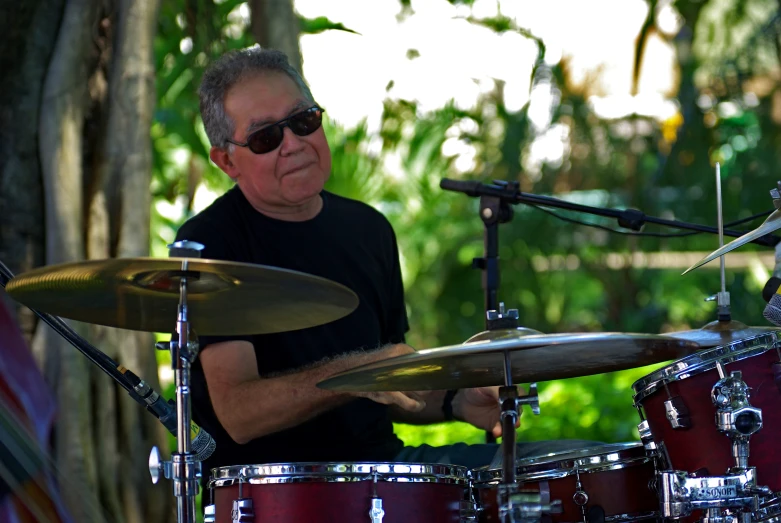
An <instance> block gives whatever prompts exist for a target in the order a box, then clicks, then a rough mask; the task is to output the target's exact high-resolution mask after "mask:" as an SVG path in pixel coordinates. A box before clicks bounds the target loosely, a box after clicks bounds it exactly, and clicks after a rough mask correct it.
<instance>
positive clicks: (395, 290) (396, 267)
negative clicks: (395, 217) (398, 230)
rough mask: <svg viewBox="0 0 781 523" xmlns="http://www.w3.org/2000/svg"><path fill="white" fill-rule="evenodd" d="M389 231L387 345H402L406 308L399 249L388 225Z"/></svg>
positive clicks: (407, 328)
mask: <svg viewBox="0 0 781 523" xmlns="http://www.w3.org/2000/svg"><path fill="white" fill-rule="evenodd" d="M388 229H389V230H390V243H391V249H390V255H389V256H390V260H389V262H390V263H389V267H390V279H389V281H390V287H389V297H390V306H389V307H388V318H387V320H386V325H387V326H388V331H387V341H388V343H404V341H405V334H406V333H407V331H408V330H409V320H408V318H407V306H406V304H405V302H404V283H403V281H402V278H401V263H400V261H399V247H398V244H397V242H396V234H395V233H394V232H393V228H392V227H391V226H390V223H389V224H388Z"/></svg>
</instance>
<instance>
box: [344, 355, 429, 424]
mask: <svg viewBox="0 0 781 523" xmlns="http://www.w3.org/2000/svg"><path fill="white" fill-rule="evenodd" d="M413 352H415V349H413V348H412V347H410V346H409V345H407V344H405V343H397V344H396V345H391V346H389V347H386V348H384V349H381V350H379V351H377V353H376V354H377V357H376V359H374V358H373V359H374V361H383V360H386V359H388V358H395V357H397V356H403V355H405V354H411V353H413ZM350 394H352V395H353V396H358V397H360V398H368V399H370V400H372V401H376V402H377V403H382V404H383V405H396V406H398V407H400V408H402V409H403V410H406V411H409V412H421V411H422V410H423V409H425V408H426V401H425V396H427V395H428V392H426V391H421V392H351V393H350Z"/></svg>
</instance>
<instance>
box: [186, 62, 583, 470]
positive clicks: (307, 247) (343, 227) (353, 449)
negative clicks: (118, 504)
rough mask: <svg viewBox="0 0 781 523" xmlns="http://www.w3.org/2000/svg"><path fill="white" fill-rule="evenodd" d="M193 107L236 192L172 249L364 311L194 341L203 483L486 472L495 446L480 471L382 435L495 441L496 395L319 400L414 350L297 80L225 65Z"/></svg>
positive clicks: (395, 276)
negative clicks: (328, 469) (322, 290)
mask: <svg viewBox="0 0 781 523" xmlns="http://www.w3.org/2000/svg"><path fill="white" fill-rule="evenodd" d="M200 97H201V114H202V116H203V121H204V126H205V128H206V133H207V134H208V136H209V140H210V142H211V144H212V148H211V151H210V157H211V159H212V161H214V163H215V164H217V165H218V166H219V167H220V169H222V170H223V171H224V172H225V173H226V174H227V175H228V176H229V177H230V178H231V179H232V180H234V181H235V182H236V185H235V186H234V187H233V188H232V189H230V190H229V191H228V192H227V193H225V194H224V195H222V196H221V197H220V198H218V199H217V200H216V201H215V202H214V203H213V204H212V205H211V206H210V207H208V208H207V209H205V210H204V211H203V212H201V213H200V214H198V215H197V216H195V217H193V218H192V219H190V220H189V221H188V222H187V223H186V224H185V225H183V226H182V228H181V229H180V230H179V232H178V235H177V239H179V240H183V239H187V240H193V241H197V242H200V243H203V244H204V245H205V246H206V248H205V250H204V252H203V256H204V257H205V258H212V259H223V260H232V261H237V262H247V263H256V264H263V265H271V266H276V267H284V268H287V269H292V270H297V271H302V272H305V273H309V274H314V275H317V276H321V277H324V278H328V279H330V280H333V281H335V282H338V283H341V284H343V285H345V286H347V287H349V288H350V289H352V290H353V291H354V292H355V293H356V294H357V295H358V297H359V298H360V305H359V306H358V309H357V310H355V311H354V312H353V313H351V314H350V315H348V316H347V317H345V318H342V319H340V320H337V321H334V322H331V323H328V324H326V325H322V326H319V327H314V328H308V329H302V330H298V331H293V332H284V333H279V334H267V335H255V336H224V337H216V336H209V337H202V338H201V340H200V341H201V346H202V349H201V353H200V356H199V359H198V361H197V362H196V363H195V365H194V367H193V380H192V381H193V400H194V402H193V403H194V418H195V420H196V421H197V422H198V423H199V424H201V425H202V426H203V427H204V428H205V429H206V430H207V431H209V432H210V433H211V434H212V435H213V436H214V438H215V440H216V442H217V450H216V452H215V453H214V455H213V456H212V458H211V459H210V460H209V461H208V462H207V463H206V467H207V470H208V468H212V467H218V466H227V465H238V464H254V463H268V462H300V461H359V460H361V461H394V460H399V459H405V458H406V459H417V460H423V459H425V460H426V461H432V460H433V461H448V462H451V463H456V464H459V463H460V464H465V465H467V466H476V465H478V464H485V463H487V462H488V461H490V459H491V457H492V456H493V454H494V453H495V451H496V448H495V447H494V446H482V448H481V451H480V452H478V453H477V454H476V455H477V456H478V457H477V458H475V455H474V453H473V455H471V457H469V456H466V454H464V452H463V450H464V449H463V448H462V449H457V450H458V452H455V453H454V452H452V449H431V448H424V449H407V450H406V451H405V450H403V448H402V447H403V444H402V442H401V441H400V440H399V439H398V438H397V437H396V436H395V435H394V433H393V427H392V421H396V420H400V421H405V422H412V423H430V422H437V421H443V420H445V419H446V418H451V419H452V418H455V419H460V420H463V421H467V422H469V423H471V424H473V425H475V426H477V427H479V428H481V429H485V430H489V431H492V432H493V433H494V434H495V435H496V436H499V435H500V430H501V429H500V424H499V408H498V402H497V389H496V388H480V389H467V390H461V391H458V392H454V391H451V392H450V393H449V394H448V393H446V392H445V391H436V392H431V393H428V394H426V395H417V394H414V393H401V392H374V393H342V392H332V391H326V390H321V389H318V388H317V387H316V384H317V383H318V382H319V381H321V380H323V379H325V378H326V377H328V376H330V375H332V374H335V373H337V372H340V371H344V370H347V369H350V368H353V367H356V366H358V365H361V364H364V363H369V362H373V361H378V360H382V359H386V358H390V357H393V356H398V355H402V354H406V353H409V352H411V351H412V350H413V349H411V348H410V347H409V346H407V345H405V344H404V335H405V332H406V331H407V330H408V323H407V314H406V310H405V305H404V295H403V287H402V280H401V272H400V269H399V257H398V249H397V246H396V238H395V235H394V232H393V230H392V228H391V226H390V224H389V223H388V221H387V220H386V219H385V218H384V217H383V216H382V215H381V214H380V213H379V212H377V211H376V210H374V209H373V208H371V207H369V206H368V205H366V204H363V203H360V202H357V201H354V200H350V199H347V198H342V197H340V196H337V195H335V194H332V193H329V192H327V191H325V190H323V186H324V184H325V182H326V180H328V177H329V176H330V174H331V152H330V149H329V146H328V142H327V141H326V138H325V134H324V132H323V128H322V125H321V124H322V118H323V109H322V108H321V107H320V106H319V105H318V104H317V103H316V102H315V100H314V98H313V97H312V94H311V92H310V90H309V88H308V87H307V85H306V84H305V82H304V81H303V80H302V78H301V77H300V75H299V74H298V72H297V71H295V69H293V68H292V67H291V66H290V65H289V64H288V62H287V59H286V57H285V56H284V55H283V54H282V53H280V52H278V51H273V50H263V49H259V48H253V49H249V50H244V51H236V52H231V53H228V54H226V55H225V56H223V57H222V58H221V59H219V60H218V61H216V62H215V63H214V64H212V66H211V67H210V68H209V69H208V70H207V71H206V73H205V75H204V78H203V82H202V85H201V89H200ZM337 174H338V173H337ZM258 299H261V300H262V299H263V296H258ZM301 314H306V311H305V310H302V311H301ZM570 446H571V445H570ZM467 454H468V453H467ZM437 458H439V459H437Z"/></svg>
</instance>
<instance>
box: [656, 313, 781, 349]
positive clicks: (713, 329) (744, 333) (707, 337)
mask: <svg viewBox="0 0 781 523" xmlns="http://www.w3.org/2000/svg"><path fill="white" fill-rule="evenodd" d="M777 331H781V328H778V327H749V326H748V325H746V324H745V323H742V322H739V321H735V320H730V321H712V322H710V323H708V324H707V325H705V326H704V327H702V328H699V329H692V330H688V331H678V332H666V333H664V336H670V337H672V338H676V339H679V340H686V341H693V342H695V343H697V344H699V345H700V346H701V347H702V348H703V349H706V348H710V347H720V346H722V345H727V344H729V343H732V342H733V341H738V340H744V339H746V338H753V337H754V336H759V335H760V334H765V333H767V332H777Z"/></svg>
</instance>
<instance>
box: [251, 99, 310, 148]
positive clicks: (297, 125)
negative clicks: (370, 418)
mask: <svg viewBox="0 0 781 523" xmlns="http://www.w3.org/2000/svg"><path fill="white" fill-rule="evenodd" d="M322 123H323V110H322V109H320V108H319V107H312V108H311V109H307V110H306V111H302V112H300V113H298V114H294V115H293V116H291V117H290V118H288V119H287V120H283V121H281V122H279V123H277V124H274V125H269V126H268V127H264V128H263V129H259V130H257V131H255V132H254V133H252V134H250V135H249V136H248V137H247V146H248V147H249V149H250V151H252V152H253V153H255V154H264V153H268V152H271V151H273V150H274V149H276V148H277V147H279V144H281V143H282V137H283V127H284V126H285V125H287V126H288V127H290V130H291V131H293V132H294V133H295V134H296V135H298V136H306V135H308V134H312V133H313V132H315V131H317V130H318V129H319V128H320V125H321V124H322Z"/></svg>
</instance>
